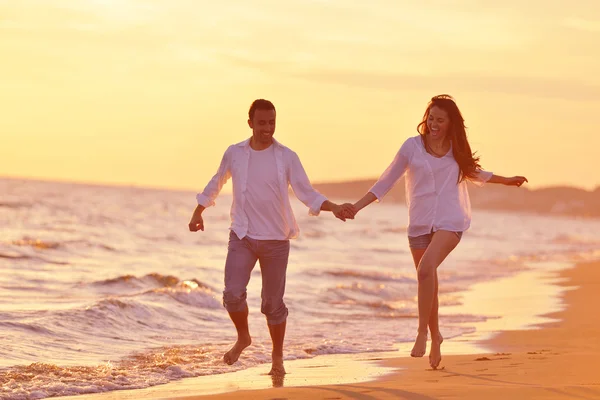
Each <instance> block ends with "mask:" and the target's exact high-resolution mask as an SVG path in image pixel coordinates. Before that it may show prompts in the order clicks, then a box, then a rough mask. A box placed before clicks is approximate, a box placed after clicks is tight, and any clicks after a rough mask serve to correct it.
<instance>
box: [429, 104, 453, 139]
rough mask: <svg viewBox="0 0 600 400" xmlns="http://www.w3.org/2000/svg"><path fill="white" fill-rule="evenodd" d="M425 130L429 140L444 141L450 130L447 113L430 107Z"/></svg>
mask: <svg viewBox="0 0 600 400" xmlns="http://www.w3.org/2000/svg"><path fill="white" fill-rule="evenodd" d="M427 128H428V130H429V136H430V137H431V139H435V140H442V139H444V138H445V137H446V135H447V134H448V132H449V130H450V118H448V113H447V112H446V111H444V110H442V109H441V108H439V107H438V106H433V107H431V109H430V110H429V117H428V118H427Z"/></svg>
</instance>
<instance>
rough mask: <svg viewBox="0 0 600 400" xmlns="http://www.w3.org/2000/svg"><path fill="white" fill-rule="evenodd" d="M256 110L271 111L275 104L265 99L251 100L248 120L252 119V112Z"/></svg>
mask: <svg viewBox="0 0 600 400" xmlns="http://www.w3.org/2000/svg"><path fill="white" fill-rule="evenodd" d="M256 110H273V111H275V106H274V105H273V103H271V102H270V101H269V100H265V99H258V100H254V101H253V102H252V105H251V106H250V110H249V111H248V117H249V118H250V121H252V119H253V118H254V112H255V111H256Z"/></svg>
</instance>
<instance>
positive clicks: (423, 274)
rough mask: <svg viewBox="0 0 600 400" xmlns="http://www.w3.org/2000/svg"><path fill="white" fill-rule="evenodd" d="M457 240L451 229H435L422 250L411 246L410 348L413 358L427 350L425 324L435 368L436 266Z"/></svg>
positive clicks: (437, 354)
mask: <svg viewBox="0 0 600 400" xmlns="http://www.w3.org/2000/svg"><path fill="white" fill-rule="evenodd" d="M459 241H460V239H459V237H458V236H457V235H456V233H454V232H449V231H437V232H435V233H434V235H433V238H432V240H431V243H430V244H429V246H428V247H427V248H426V249H411V252H412V255H413V260H414V262H415V266H416V268H417V276H418V282H419V292H418V302H419V329H418V333H417V338H416V340H415V345H414V347H413V349H412V351H411V356H413V357H423V356H424V355H425V352H426V350H427V327H428V326H429V330H430V332H431V350H430V353H429V363H430V365H431V367H432V368H434V369H435V368H437V367H438V365H439V363H440V361H441V359H442V356H441V351H440V346H441V344H442V341H443V338H442V335H441V334H440V329H439V317H438V309H439V299H438V277H437V267H438V266H439V265H440V264H441V263H442V262H443V261H444V259H446V257H447V256H448V254H450V252H451V251H452V250H454V248H455V247H456V245H457V244H458V242H459Z"/></svg>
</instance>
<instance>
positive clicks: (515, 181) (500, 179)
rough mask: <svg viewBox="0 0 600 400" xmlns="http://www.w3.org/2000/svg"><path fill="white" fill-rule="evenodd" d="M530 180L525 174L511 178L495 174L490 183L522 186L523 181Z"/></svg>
mask: <svg viewBox="0 0 600 400" xmlns="http://www.w3.org/2000/svg"><path fill="white" fill-rule="evenodd" d="M525 182H529V181H528V180H527V178H525V177H524V176H511V177H510V178H507V177H504V176H501V175H496V174H493V175H492V177H491V178H490V180H489V181H488V183H499V184H501V185H507V186H521V185H522V184H523V183H525Z"/></svg>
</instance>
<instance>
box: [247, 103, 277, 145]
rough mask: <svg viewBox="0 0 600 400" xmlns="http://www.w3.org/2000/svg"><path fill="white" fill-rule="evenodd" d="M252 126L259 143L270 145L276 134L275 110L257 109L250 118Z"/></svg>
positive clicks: (253, 133)
mask: <svg viewBox="0 0 600 400" xmlns="http://www.w3.org/2000/svg"><path fill="white" fill-rule="evenodd" d="M248 125H250V128H252V137H254V140H255V141H256V142H257V143H261V144H264V145H270V144H271V143H273V135H274V134H275V110H260V109H258V110H256V111H254V118H252V119H251V120H248Z"/></svg>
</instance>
